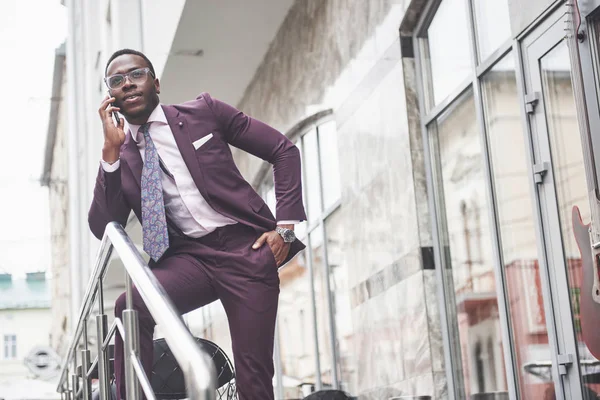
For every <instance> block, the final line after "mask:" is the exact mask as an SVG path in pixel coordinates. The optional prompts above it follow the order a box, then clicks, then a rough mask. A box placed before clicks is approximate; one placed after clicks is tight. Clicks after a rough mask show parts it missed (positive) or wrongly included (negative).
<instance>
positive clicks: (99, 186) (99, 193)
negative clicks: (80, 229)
mask: <svg viewBox="0 0 600 400" xmlns="http://www.w3.org/2000/svg"><path fill="white" fill-rule="evenodd" d="M130 212H131V207H130V206H129V204H127V201H126V200H125V197H124V196H123V192H122V190H121V167H119V168H118V169H117V170H116V171H113V172H106V171H104V169H103V168H102V166H100V168H99V170H98V177H97V178H96V186H95V187H94V198H93V200H92V205H91V206H90V211H89V213H88V223H89V225H90V229H91V231H92V233H93V234H94V236H96V237H97V238H98V239H100V240H102V236H103V235H104V230H105V229H106V225H107V224H108V223H110V222H113V221H116V222H118V223H120V224H121V225H122V226H123V227H124V226H125V225H126V224H127V217H128V216H129V213H130Z"/></svg>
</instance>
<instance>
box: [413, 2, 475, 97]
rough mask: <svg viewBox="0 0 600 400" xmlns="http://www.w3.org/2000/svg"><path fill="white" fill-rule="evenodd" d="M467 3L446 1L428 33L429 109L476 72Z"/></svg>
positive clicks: (426, 52)
mask: <svg viewBox="0 0 600 400" xmlns="http://www.w3.org/2000/svg"><path fill="white" fill-rule="evenodd" d="M467 13H468V11H467V1H466V0H444V1H442V2H441V4H440V6H439V8H438V10H437V11H436V13H435V16H434V17H433V20H432V22H431V25H429V28H428V29H427V42H426V44H425V54H424V55H425V58H428V59H429V64H428V65H426V67H427V68H429V72H430V73H429V74H427V73H426V74H424V76H426V77H428V78H429V80H430V81H429V80H428V81H429V85H428V86H429V88H430V91H431V92H432V93H433V95H431V93H427V94H429V98H428V99H427V103H428V105H429V106H434V105H436V104H439V103H440V102H441V101H442V100H444V99H445V98H446V97H448V95H449V94H451V93H452V91H453V90H454V89H456V88H457V87H458V85H459V84H460V83H461V82H463V81H464V80H465V79H467V78H468V77H469V74H470V73H471V71H472V53H471V46H470V45H469V43H470V39H469V23H468V18H467V17H468V14H467Z"/></svg>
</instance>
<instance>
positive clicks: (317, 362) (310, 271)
mask: <svg viewBox="0 0 600 400" xmlns="http://www.w3.org/2000/svg"><path fill="white" fill-rule="evenodd" d="M317 139H318V138H317ZM300 140H301V141H302V163H303V164H304V161H305V158H306V146H304V135H303V136H302V137H301V139H300ZM301 172H302V178H303V180H304V182H305V183H307V180H306V171H305V169H304V168H302V169H301ZM307 186H308V184H307V185H302V191H303V192H304V193H303V195H304V198H305V199H306V198H307V197H306V196H307V190H308V188H307ZM308 219H309V221H310V215H308ZM307 223H308V222H307ZM306 237H307V238H308V243H307V244H308V246H306V251H307V253H308V257H307V258H308V259H307V263H306V264H307V265H308V277H309V280H310V282H309V286H310V300H311V306H312V307H311V317H312V320H313V324H312V326H313V335H314V346H313V350H314V352H315V368H316V370H315V377H316V386H317V390H321V389H322V388H323V382H322V380H321V360H320V359H319V332H318V331H317V300H316V296H315V286H314V285H313V281H314V273H313V265H312V264H313V262H312V243H311V240H310V232H309V231H308V229H307V232H306Z"/></svg>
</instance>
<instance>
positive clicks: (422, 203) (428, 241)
mask: <svg viewBox="0 0 600 400" xmlns="http://www.w3.org/2000/svg"><path fill="white" fill-rule="evenodd" d="M408 45H412V41H410V43H408ZM409 53H410V54H412V48H411V49H410V50H409ZM402 56H403V58H402V71H403V73H404V89H405V90H404V94H405V98H406V111H407V120H408V137H409V140H410V154H411V157H412V167H413V168H412V169H413V182H414V187H415V203H416V209H417V214H416V215H417V222H418V224H419V239H420V243H421V246H422V247H429V246H432V243H433V238H432V232H431V229H432V226H431V215H430V213H429V204H428V193H427V174H426V169H425V152H424V149H423V131H422V129H421V113H420V111H419V95H418V90H417V85H418V83H417V71H416V63H415V59H414V58H412V57H404V56H405V55H404V54H403V55H402Z"/></svg>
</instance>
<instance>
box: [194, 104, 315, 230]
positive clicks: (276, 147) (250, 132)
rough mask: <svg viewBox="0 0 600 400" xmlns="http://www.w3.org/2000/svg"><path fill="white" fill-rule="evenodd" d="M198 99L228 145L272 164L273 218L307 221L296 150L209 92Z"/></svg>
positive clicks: (275, 134) (270, 128)
mask: <svg viewBox="0 0 600 400" xmlns="http://www.w3.org/2000/svg"><path fill="white" fill-rule="evenodd" d="M198 99H203V100H204V101H205V102H206V104H207V105H208V107H209V108H210V110H211V111H212V112H213V114H214V115H215V117H216V118H217V120H218V121H219V124H220V125H221V128H222V129H223V132H224V134H225V136H226V138H227V141H228V143H229V144H231V145H232V146H235V147H237V148H239V149H242V150H244V151H247V152H248V153H250V154H252V155H255V156H257V157H260V158H261V159H263V160H265V161H267V162H269V163H271V164H272V165H273V178H274V182H275V197H276V198H277V216H276V219H277V220H278V221H282V220H297V221H304V220H306V213H305V211H304V205H303V202H302V178H301V177H302V170H301V159H300V151H299V150H298V148H297V147H296V146H295V145H294V144H293V143H292V142H291V141H290V140H289V139H288V138H287V137H286V136H285V135H283V134H282V133H280V132H279V131H277V130H275V129H273V128H272V127H270V126H269V125H267V124H265V123H263V122H261V121H258V120H257V119H254V118H251V117H249V116H247V115H246V114H244V113H243V112H241V111H239V110H237V109H236V108H235V107H232V106H230V105H228V104H226V103H223V102H222V101H219V100H217V99H213V98H212V97H211V96H210V95H209V94H208V93H202V94H201V95H200V96H199V97H198Z"/></svg>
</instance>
